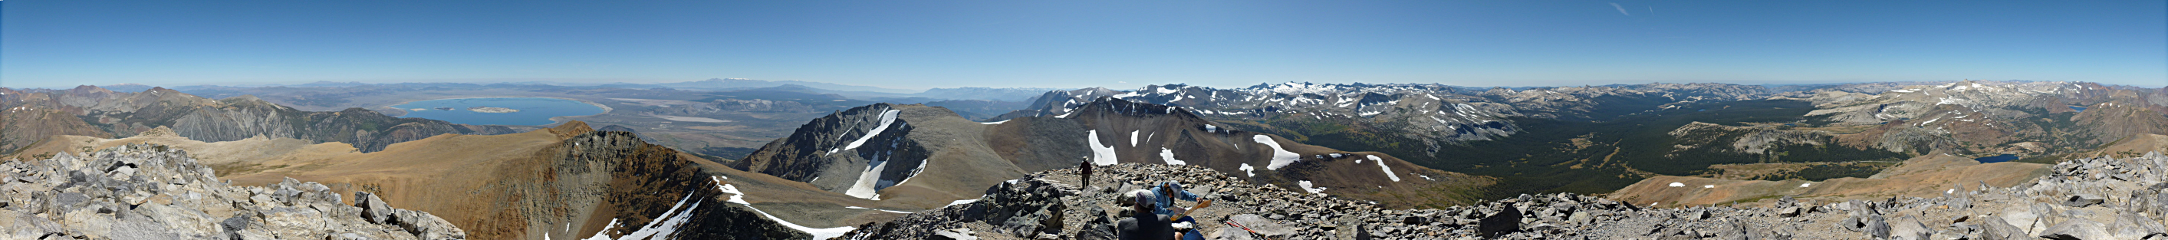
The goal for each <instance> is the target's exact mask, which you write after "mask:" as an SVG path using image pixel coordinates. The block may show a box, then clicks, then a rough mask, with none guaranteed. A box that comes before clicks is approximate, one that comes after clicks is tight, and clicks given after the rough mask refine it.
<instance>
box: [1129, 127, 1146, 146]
mask: <svg viewBox="0 0 2168 240" xmlns="http://www.w3.org/2000/svg"><path fill="white" fill-rule="evenodd" d="M1143 131H1144V130H1131V131H1129V146H1131V147H1135V146H1137V132H1143Z"/></svg>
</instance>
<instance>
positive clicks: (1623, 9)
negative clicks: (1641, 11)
mask: <svg viewBox="0 0 2168 240" xmlns="http://www.w3.org/2000/svg"><path fill="white" fill-rule="evenodd" d="M1611 8H1617V9H1618V14H1621V15H1626V16H1633V15H1634V14H1632V13H1626V7H1624V6H1619V5H1618V3H1611Z"/></svg>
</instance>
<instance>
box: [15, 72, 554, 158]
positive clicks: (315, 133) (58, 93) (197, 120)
mask: <svg viewBox="0 0 2168 240" xmlns="http://www.w3.org/2000/svg"><path fill="white" fill-rule="evenodd" d="M0 109H6V110H5V111H6V114H5V116H0V133H5V137H0V153H12V152H15V151H17V150H18V149H20V148H22V147H26V146H30V145H31V144H34V143H37V142H38V141H43V140H45V139H46V138H49V137H51V136H56V135H81V136H94V137H127V136H134V135H136V134H137V133H140V132H143V131H148V130H150V129H152V128H157V127H171V128H173V130H174V131H175V133H176V134H179V135H180V136H183V137H188V138H190V139H196V140H200V141H232V140H240V139H244V138H249V137H254V136H265V137H274V138H295V139H303V140H310V141H316V142H345V143H351V144H354V146H355V147H356V148H359V150H361V151H363V152H374V151H377V150H382V149H383V148H384V146H387V145H391V144H392V143H398V142H405V141H411V140H415V139H422V138H427V137H430V136H436V135H439V134H447V133H456V134H502V133H513V132H518V131H523V130H527V129H533V128H532V127H522V126H480V125H466V124H453V123H448V122H444V121H439V120H430V119H420V118H395V117H390V116H384V115H383V114H378V113H377V112H374V111H369V110H364V109H359V108H350V109H346V110H342V111H336V112H315V111H302V110H295V109H293V108H290V107H286V106H280V105H277V104H272V103H270V102H266V101H263V100H261V99H257V98H255V97H250V96H240V97H230V98H226V99H220V100H211V99H208V98H202V97H197V96H195V95H189V94H186V93H180V92H178V91H174V90H171V89H165V88H157V87H154V88H150V89H146V90H143V91H140V92H133V93H130V92H116V91H112V90H107V89H104V88H98V87H94V86H83V87H77V88H74V89H68V90H14V89H6V88H0Z"/></svg>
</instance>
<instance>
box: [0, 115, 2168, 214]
mask: <svg viewBox="0 0 2168 240" xmlns="http://www.w3.org/2000/svg"><path fill="white" fill-rule="evenodd" d="M702 82H705V83H702ZM684 84H696V85H699V86H685V87H669V86H661V87H663V88H668V89H648V88H638V87H645V86H643V85H622V86H607V87H596V86H587V87H575V86H555V85H538V84H486V85H485V84H435V83H409V84H353V83H329V82H326V83H311V84H304V85H295V86H276V87H245V88H244V87H218V86H194V87H187V88H186V90H185V92H189V93H183V92H184V91H177V90H174V89H166V88H159V87H148V88H142V89H141V90H139V91H133V92H130V91H114V90H110V89H104V88H99V87H93V86H83V87H78V88H74V89H63V90H51V89H7V88H0V111H5V112H4V115H0V155H5V156H11V157H15V158H25V157H27V158H48V157H51V156H55V154H61V153H78V154H79V153H82V152H88V151H91V150H95V149H97V148H102V147H111V146H114V145H118V144H130V143H156V144H164V145H169V146H174V147H180V148H184V149H187V150H188V153H189V154H188V155H187V156H188V157H191V158H201V159H204V161H205V162H206V163H205V165H207V166H208V167H210V168H214V169H216V170H218V171H217V172H218V174H220V175H221V176H222V177H221V179H227V180H235V181H238V182H243V183H250V184H256V183H266V182H278V181H279V180H282V178H285V177H294V178H297V179H302V180H305V181H312V182H322V183H326V185H327V187H328V188H332V189H333V190H335V191H357V190H365V191H370V192H374V193H376V194H378V195H381V196H383V197H385V200H387V201H390V202H393V203H394V204H395V205H397V206H401V207H403V208H412V209H416V210H422V211H428V212H430V213H432V214H436V215H438V216H443V217H444V218H445V220H447V221H448V222H451V223H452V224H455V225H458V226H459V227H461V228H463V229H464V230H465V231H466V232H467V233H468V234H469V236H476V237H477V238H520V239H540V238H550V239H560V238H561V239H574V238H586V237H595V236H601V237H604V238H640V237H643V236H650V235H652V234H659V235H661V236H667V237H665V238H721V237H740V238H795V237H804V236H835V235H836V234H841V233H842V232H843V231H848V230H851V229H852V227H850V226H873V225H869V223H875V222H885V221H889V220H891V219H896V218H898V217H905V215H906V214H908V213H911V212H914V211H927V210H934V209H945V210H935V211H949V210H956V211H968V209H965V210H957V209H959V208H956V207H948V206H957V205H959V204H962V205H965V206H981V207H983V206H982V205H1001V204H1006V203H1000V204H992V203H990V204H982V205H970V204H969V203H970V202H972V201H993V200H989V199H988V197H989V196H988V194H989V193H990V192H993V190H998V189H1000V187H1001V186H1017V185H1013V184H1015V183H1013V182H1011V181H1014V180H1018V179H1036V180H1032V181H1036V182H1046V181H1050V180H1051V179H1047V178H1046V176H1043V175H1041V176H1035V175H1033V174H1034V173H1043V172H1046V171H1049V170H1056V171H1060V170H1057V169H1065V168H1073V167H1075V166H1079V165H1094V166H1106V165H1107V164H1114V163H1142V164H1156V165H1191V166H1196V167H1201V168H1164V169H1205V170H1209V171H1212V172H1216V173H1215V174H1183V173H1180V172H1169V173H1158V174H1171V175H1184V176H1187V175H1202V176H1215V175H1224V176H1228V177H1232V178H1233V179H1230V180H1225V181H1219V180H1215V181H1210V182H1216V183H1241V184H1258V185H1259V186H1261V187H1263V188H1278V189H1286V190H1289V191H1288V192H1300V193H1306V194H1312V195H1319V194H1321V195H1326V196H1332V197H1336V198H1342V199H1348V200H1358V201H1362V202H1367V203H1375V204H1376V205H1382V206H1386V207H1389V208H1408V207H1426V208H1451V207H1450V206H1455V205H1462V204H1468V203H1474V202H1479V201H1483V200H1487V199H1502V198H1516V199H1527V197H1515V196H1518V195H1520V194H1532V193H1555V192H1576V193H1610V194H1613V195H1611V196H1624V197H1627V198H1631V199H1632V200H1636V201H1644V200H1646V201H1674V202H1676V203H1674V204H1684V203H1687V202H1692V203H1702V204H1716V203H1723V202H1738V201H1756V199H1768V198H1773V197H1777V196H1776V195H1770V194H1775V193H1805V191H1814V193H1816V194H1825V193H1841V192H1848V191H1868V192H1877V193H1883V192H1902V193H1906V194H1913V193H1917V192H1920V191H1924V190H1920V189H1911V188H1902V189H1898V188H1892V186H1889V185H1893V184H1902V182H1901V181H1899V180H1831V181H1830V182H1832V183H1862V184H1861V185H1870V184H1871V185H1880V186H1845V185H1830V186H1818V187H1812V188H1810V187H1807V186H1806V185H1796V186H1797V187H1790V186H1795V185H1794V183H1818V182H1821V181H1824V180H1828V179H1844V178H1847V177H1851V178H1861V179H1865V178H1874V177H1873V176H1883V177H1888V176H1904V177H1905V178H1900V179H1926V178H1949V177H1951V176H1958V177H1966V178H1965V179H1992V180H1995V181H1996V182H1997V183H2015V182H2024V181H2021V180H2022V179H2020V178H2032V177H2033V176H2038V175H2040V173H2041V172H2042V171H2043V170H2040V169H2047V168H2048V167H2047V165H2039V164H1999V165H1992V166H1985V167H1974V166H1983V165H1979V164H1977V162H1974V161H1967V160H1966V159H1971V158H1978V157H1989V156H2000V155H2004V154H2008V155H2009V157H2011V158H2017V160H2016V161H2018V162H2035V163H2053V162H2057V161H2062V160H2064V159H2072V158H2083V157H2094V156H2118V157H2130V156H2136V155H2139V154H2144V153H2146V152H2152V151H2168V114H2163V113H2168V88H2162V89H2150V88H2137V87H2127V86H2107V85H2100V84H2094V83H2082V82H1995V81H1951V82H1927V83H1854V84H1830V85H1794V86H1759V85H1737V84H1709V83H1700V84H1663V83H1658V84H1621V85H1605V86H1583V87H1520V88H1471V87H1459V86H1448V85H1437V84H1311V83H1282V84H1260V85H1256V86H1250V87H1244V88H1228V89H1221V88H1211V87H1200V86H1187V85H1154V86H1147V87H1144V88H1141V89H1135V90H1114V89H1105V88H1087V89H1075V90H1049V89H996V88H958V89H934V90H928V91H925V92H921V93H918V94H937V95H948V96H970V98H965V97H952V98H942V99H935V98H927V97H919V96H911V94H909V93H888V92H874V91H855V90H833V89H828V88H824V87H823V85H807V84H799V83H798V82H773V81H756V80H729V79H712V80H709V81H696V82H688V83H684ZM128 87H130V88H133V87H134V86H128ZM741 87H742V88H741ZM827 87H833V86H827ZM702 88H709V89H702ZM838 88H840V87H838ZM861 90H863V89H861ZM466 92H474V93H466ZM1019 92H1028V94H1018V93H1019ZM454 93H460V94H484V95H506V96H530V95H532V96H544V97H560V98H568V99H580V100H582V101H588V102H592V103H593V104H597V105H603V106H607V107H608V108H612V109H614V110H612V111H611V112H610V113H606V114H601V115H596V116H578V117H568V118H564V119H563V120H562V121H561V122H563V124H562V125H556V126H547V127H545V126H483V125H464V124H452V123H447V122H444V121H438V120H430V119H420V118H398V117H392V116H387V115H384V114H380V112H379V111H384V112H391V111H389V110H384V109H374V110H372V109H364V108H342V107H341V106H348V105H363V106H376V105H382V104H388V103H391V102H400V101H411V100H412V99H414V98H434V97H444V96H451V95H449V94H454ZM258 94H263V95H260V96H263V97H258V96H259V95H258ZM849 94H866V96H875V95H880V96H889V97H881V98H875V99H874V100H869V99H868V98H861V97H854V96H851V95H849ZM881 94H887V95H881ZM199 95H200V96H213V97H216V98H218V99H217V100H213V98H205V97H198V96H199ZM1015 96H1035V97H1028V100H1001V99H1016V98H1014V97H1015ZM979 98H985V99H979ZM877 99H886V100H877ZM884 101H895V102H904V101H912V102H915V103H922V104H898V103H893V102H884ZM287 103H294V104H298V105H296V106H306V107H307V109H303V108H301V107H295V106H288V105H285V104H287ZM309 109H315V110H331V111H312V110H309ZM393 113H394V114H396V112H393ZM974 119H976V120H974ZM602 122H607V123H602ZM590 123H597V125H598V126H604V125H608V126H607V127H603V128H601V129H603V131H596V130H594V129H592V128H589V127H587V124H590ZM792 127H795V128H792ZM633 131H638V132H639V133H633ZM749 139H750V140H749ZM745 142H751V143H750V144H748V143H745ZM763 143H764V144H763ZM716 156H728V157H716ZM738 156H742V157H738ZM1904 159H1913V161H1910V162H1903V161H1900V160H1904ZM1900 162H1902V163H1900ZM1914 162H1917V164H1915V163H1914ZM1904 164H1912V165H1904ZM1919 164H1939V165H1919ZM1938 166H1939V167H1938ZM2058 167H2059V166H2058ZM1129 168H1137V167H1129ZM1137 169H1161V168H1157V167H1144V168H1137ZM1923 169H1924V170H1923ZM1968 169H1988V170H1978V171H2008V172H2010V173H1984V174H1989V175H1995V176H1972V175H1977V174H1983V173H1974V172H1968V171H1975V170H1968ZM1993 169H2003V170H1993ZM109 171H110V170H109ZM1893 171H1895V172H1897V173H1893ZM1907 171H1909V172H1912V173H1913V174H1910V175H1903V174H1899V173H1902V172H1907ZM1137 174H1139V173H1131V174H1129V175H1125V176H1135V178H1133V179H1122V180H1117V181H1107V180H1095V182H1111V183H1116V185H1117V186H1097V185H1094V186H1093V187H1098V188H1095V189H1083V188H1079V190H1083V191H1095V193H1100V194H1103V193H1110V192H1115V191H1120V190H1127V189H1136V188H1140V186H1137V184H1138V183H1149V182H1155V181H1160V180H1174V179H1184V178H1181V177H1180V176H1174V177H1168V178H1154V177H1150V176H1151V175H1137ZM1996 174H2006V175H1996ZM1650 181H1662V182H1650ZM1674 182H1694V183H1706V184H1707V185H1705V186H1708V187H1705V189H1714V188H1715V187H1716V186H1718V185H1724V186H1753V187H1755V188H1754V189H1777V190H1771V191H1759V192H1756V191H1745V190H1754V189H1744V190H1740V189H1722V191H1718V190H1706V191H1687V190H1680V189H1679V188H1681V186H1684V183H1674ZM1893 182H1894V183H1893ZM1122 183H1128V184H1122ZM1004 184H1009V185H1004ZM1032 184H1033V185H1041V184H1043V183H1032ZM1726 184H1729V185H1726ZM1938 184H1940V183H1938ZM1935 186H1937V187H1940V186H1942V185H1935ZM990 187H992V189H990ZM1198 187H1199V188H1200V191H1211V190H1216V189H1217V188H1250V187H1258V186H1198ZM1876 187H1879V188H1890V189H1882V190H1874V189H1870V188H1876ZM1794 188H1796V189H1794ZM1863 189H1864V190H1863ZM1008 190H1017V189H1008ZM1026 190H1027V191H1028V189H1026ZM1689 190H1691V189H1689ZM1779 190H1781V191H1779ZM1869 190H1872V191H1869ZM1927 190H1933V189H1927ZM1266 192H1275V191H1266ZM1082 194H1092V193H1082ZM1252 197H1257V196H1252ZM1264 197H1270V196H1264ZM974 199H976V200H974ZM1231 201H1247V200H1242V199H1234V200H1231ZM1635 203H1640V202H1635ZM1012 205H1013V204H1012ZM1636 205H1640V204H1636ZM1001 206H1006V205H1001ZM1237 206H1239V204H1238V205H1237ZM945 207H946V208H945ZM0 208H4V206H0ZM1317 208H1319V209H1332V208H1334V207H1330V206H1317ZM982 210H983V209H982ZM1087 210H1088V209H1075V210H1073V211H1062V210H1059V209H1056V210H1051V211H1053V212H1061V213H1059V214H1086V212H1087ZM1229 211H1265V212H1269V211H1270V210H1260V209H1237V210H1229ZM1260 213H1262V212H1260ZM1403 213H1405V212H1403ZM974 214H977V213H974ZM1002 214H1040V215H1043V214H1054V213H1028V212H1027V213H999V214H993V215H1002ZM1384 214H1386V215H1394V214H1392V213H1384ZM1565 214H1568V213H1563V212H1554V213H1541V215H1543V216H1545V217H1549V218H1559V217H1564V216H1565ZM1267 215H1269V214H1267ZM1481 215H1483V214H1476V215H1468V216H1481ZM1551 215H1557V216H1551ZM1035 216H1036V215H1035ZM1088 217H1089V216H1086V217H1078V219H1085V218H1088ZM1463 217H1467V216H1463ZM1295 218H1304V219H1314V218H1315V216H1309V217H1295ZM1050 219H1061V218H1060V217H1054V218H1050ZM1057 221H1058V220H1057ZM1394 221H1401V222H1406V221H1413V220H1407V219H1405V218H1402V219H1399V220H1394ZM1003 224H1004V225H1015V224H1021V223H1003ZM1334 227H1338V226H1331V227H1327V226H1322V225H1320V226H1319V227H1318V228H1334Z"/></svg>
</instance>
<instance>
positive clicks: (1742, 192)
mask: <svg viewBox="0 0 2168 240" xmlns="http://www.w3.org/2000/svg"><path fill="white" fill-rule="evenodd" d="M2048 167H2049V165H2046V164H2038V163H2019V162H2000V163H1988V164H1981V163H1980V162H1978V161H1974V160H1972V159H1970V158H1964V157H1958V156H1951V155H1945V154H1932V155H1927V156H1921V157H1917V158H1913V159H1911V160H1905V162H1904V163H1903V164H1901V165H1898V166H1897V167H1893V168H1889V169H1885V170H1883V171H1882V173H1880V174H1876V175H1874V176H1873V177H1868V178H1850V177H1848V178H1837V179H1830V180H1827V181H1821V182H1810V181H1804V180H1784V181H1766V180H1729V179H1714V178H1704V177H1686V176H1655V177H1649V178H1648V179H1644V180H1641V181H1640V182H1637V183H1634V184H1633V185H1631V186H1627V187H1626V188H1624V189H1619V190H1618V191H1616V192H1612V193H1611V194H1610V195H1609V196H1607V198H1609V199H1612V200H1618V201H1623V202H1627V203H1633V204H1636V205H1640V206H1649V205H1652V204H1653V205H1655V206H1658V207H1676V206H1694V205H1711V204H1727V203H1757V202H1765V201H1764V200H1771V201H1773V200H1775V199H1776V198H1778V197H1783V196H1791V197H1793V198H1802V199H1807V198H1832V199H1864V198H1880V197H1899V196H1903V197H1934V196H1940V195H1941V194H1943V193H1945V192H1948V191H1951V189H1958V190H1970V189H1976V188H1979V186H1980V184H1987V185H1989V186H1993V187H2010V186H2012V185H2016V184H2019V183H2024V182H2027V181H2031V180H2032V179H2033V178H2037V177H2039V176H2041V175H2042V174H2046V173H2047V172H2048Z"/></svg>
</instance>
